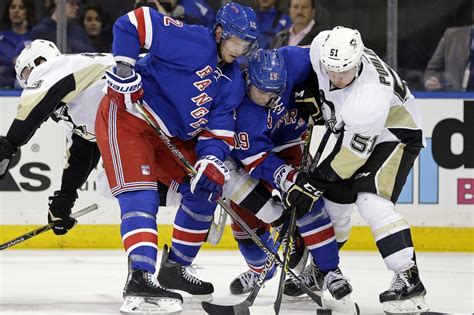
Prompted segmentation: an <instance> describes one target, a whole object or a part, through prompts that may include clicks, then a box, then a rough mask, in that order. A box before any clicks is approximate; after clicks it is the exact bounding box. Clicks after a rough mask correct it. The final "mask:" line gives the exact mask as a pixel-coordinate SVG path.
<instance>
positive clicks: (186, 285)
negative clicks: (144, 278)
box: [158, 245, 214, 300]
mask: <svg viewBox="0 0 474 315" xmlns="http://www.w3.org/2000/svg"><path fill="white" fill-rule="evenodd" d="M158 281H159V282H160V284H161V285H162V286H164V287H166V288H168V289H174V290H181V291H184V292H187V293H189V294H192V295H193V296H194V297H197V298H199V299H200V300H212V293H213V292H214V286H213V285H212V283H210V282H205V281H202V280H199V279H198V278H196V277H194V276H193V275H191V274H189V271H188V267H186V266H183V265H181V264H180V263H177V262H174V261H171V260H169V259H168V247H167V246H166V245H165V246H164V248H163V256H162V258H161V266H160V271H159V272H158Z"/></svg>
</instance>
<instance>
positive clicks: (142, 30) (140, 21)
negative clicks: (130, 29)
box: [130, 7, 146, 47]
mask: <svg viewBox="0 0 474 315" xmlns="http://www.w3.org/2000/svg"><path fill="white" fill-rule="evenodd" d="M133 14H134V18H135V23H136V24H135V23H133V22H132V20H130V21H131V22H132V24H133V25H135V27H136V28H137V31H138V38H139V40H140V47H143V46H144V45H145V39H146V26H145V17H144V12H143V7H141V8H138V9H136V10H133Z"/></svg>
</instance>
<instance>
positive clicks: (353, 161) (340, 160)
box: [331, 146, 367, 179]
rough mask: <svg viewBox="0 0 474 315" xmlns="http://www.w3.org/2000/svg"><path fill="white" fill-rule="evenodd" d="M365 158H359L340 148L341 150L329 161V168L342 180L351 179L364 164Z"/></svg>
mask: <svg viewBox="0 0 474 315" xmlns="http://www.w3.org/2000/svg"><path fill="white" fill-rule="evenodd" d="M366 161H367V158H361V157H359V156H357V155H356V154H355V153H354V152H352V151H351V150H349V149H347V148H346V147H344V146H342V147H341V150H340V151H339V152H338V153H337V154H336V156H335V157H334V159H333V160H332V161H331V167H332V169H333V170H334V172H336V174H337V175H339V177H341V178H342V179H347V178H349V177H351V176H352V175H353V174H354V173H355V171H357V170H358V169H359V168H360V167H361V166H362V165H364V164H365V162H366Z"/></svg>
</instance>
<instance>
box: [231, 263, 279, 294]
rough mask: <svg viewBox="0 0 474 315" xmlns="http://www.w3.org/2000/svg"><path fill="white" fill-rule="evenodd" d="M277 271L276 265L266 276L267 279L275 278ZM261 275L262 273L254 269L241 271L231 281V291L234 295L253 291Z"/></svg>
mask: <svg viewBox="0 0 474 315" xmlns="http://www.w3.org/2000/svg"><path fill="white" fill-rule="evenodd" d="M275 271H276V268H275V267H273V268H272V269H270V271H269V272H268V273H267V275H266V277H265V281H267V280H269V279H271V278H273V276H274V275H275ZM259 276H260V274H258V273H256V272H254V271H252V270H251V269H249V270H247V271H246V272H243V273H241V274H240V275H239V276H238V277H237V278H235V279H234V280H232V282H231V283H230V293H232V294H234V295H239V294H246V293H249V292H250V291H252V289H253V287H254V285H255V283H256V282H257V280H258V277H259Z"/></svg>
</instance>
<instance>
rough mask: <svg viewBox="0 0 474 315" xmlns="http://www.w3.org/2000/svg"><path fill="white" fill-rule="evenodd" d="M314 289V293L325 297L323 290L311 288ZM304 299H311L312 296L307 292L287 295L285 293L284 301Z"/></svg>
mask: <svg viewBox="0 0 474 315" xmlns="http://www.w3.org/2000/svg"><path fill="white" fill-rule="evenodd" d="M311 291H313V293H314V294H316V295H319V296H320V297H321V298H322V297H323V295H324V294H323V291H318V290H311ZM302 300H311V298H310V297H309V296H308V295H306V294H305V293H303V294H301V295H295V296H293V295H286V294H285V293H283V301H287V302H298V301H302Z"/></svg>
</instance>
